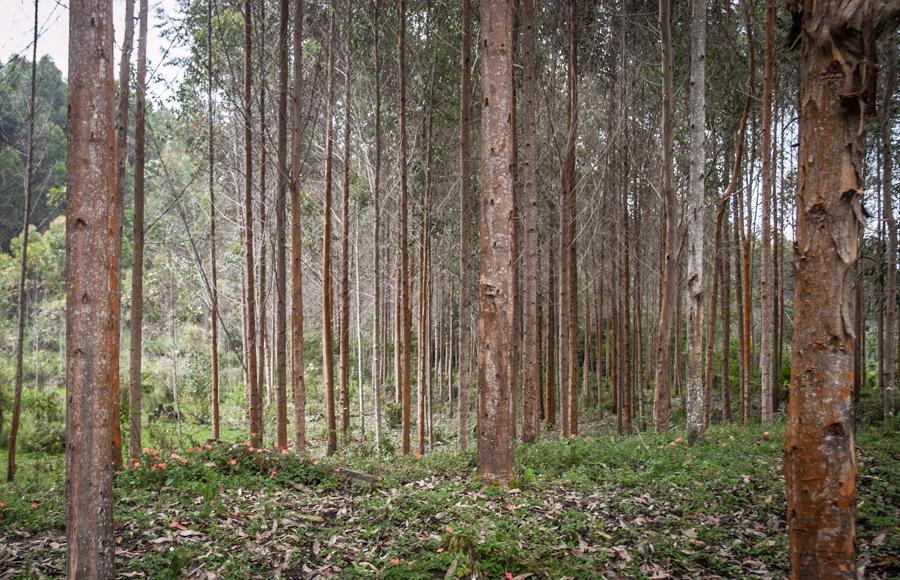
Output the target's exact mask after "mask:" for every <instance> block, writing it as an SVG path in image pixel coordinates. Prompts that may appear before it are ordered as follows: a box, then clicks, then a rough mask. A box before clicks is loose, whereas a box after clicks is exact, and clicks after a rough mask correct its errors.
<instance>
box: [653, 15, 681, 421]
mask: <svg viewBox="0 0 900 580" xmlns="http://www.w3.org/2000/svg"><path fill="white" fill-rule="evenodd" d="M659 28H660V34H661V35H662V39H661V43H660V45H661V47H662V64H661V66H662V77H663V81H662V141H663V143H662V168H661V174H662V177H661V179H660V191H661V192H662V198H663V213H664V217H663V222H664V223H663V232H664V234H663V235H664V244H663V247H664V250H663V255H664V258H663V272H662V290H661V296H660V305H659V329H658V331H657V336H656V391H655V393H654V401H653V403H654V405H653V406H654V416H655V417H654V418H655V423H656V430H657V431H659V432H662V431H665V430H667V429H668V428H669V406H670V394H669V390H670V387H669V385H670V384H671V382H672V375H671V372H672V371H671V368H670V367H671V361H672V358H671V353H670V350H669V343H670V341H671V339H672V306H673V302H674V301H675V299H676V296H675V291H676V287H677V280H676V277H675V276H676V270H677V263H676V262H677V253H678V248H677V243H678V241H677V231H676V230H677V229H678V216H677V211H678V210H677V199H676V196H675V187H674V185H673V184H672V153H673V137H672V0H660V1H659Z"/></svg>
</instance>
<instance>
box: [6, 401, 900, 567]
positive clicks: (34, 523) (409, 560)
mask: <svg viewBox="0 0 900 580" xmlns="http://www.w3.org/2000/svg"><path fill="white" fill-rule="evenodd" d="M613 419H614V418H613ZM584 427H585V430H584V432H585V433H587V436H585V437H580V438H576V439H571V440H568V441H566V440H550V441H542V442H540V443H536V444H532V445H519V446H518V447H517V449H516V455H515V459H516V479H515V480H513V481H512V482H511V483H510V485H509V487H508V488H507V489H504V488H502V487H498V486H485V485H483V484H482V482H481V481H480V480H479V479H478V478H477V477H476V476H475V474H474V470H475V457H474V454H473V453H460V452H457V451H455V450H451V449H447V448H444V449H438V450H436V451H435V452H434V453H431V454H428V455H425V456H422V457H419V458H417V457H415V456H412V455H411V456H407V457H395V458H392V459H390V460H388V461H385V460H384V459H383V458H378V457H375V456H366V455H362V454H360V455H343V456H342V455H338V456H335V457H334V458H332V459H329V460H326V459H324V458H323V459H315V458H313V457H312V456H302V457H301V456H298V455H296V454H294V453H292V452H286V454H284V453H282V452H280V451H279V450H277V449H274V448H267V449H265V450H258V449H253V448H251V447H249V443H247V442H239V443H232V442H219V443H215V444H207V443H206V439H205V437H206V433H204V432H203V431H190V430H188V431H184V432H182V434H181V438H180V440H181V441H182V442H183V443H184V444H187V443H188V442H190V447H181V448H176V446H177V443H176V441H177V440H179V439H178V437H177V436H176V435H175V433H174V430H175V426H173V425H170V426H169V428H170V429H171V432H167V431H164V430H163V431H157V433H158V436H157V437H156V439H157V440H156V441H152V440H151V442H150V444H152V445H155V446H156V447H154V448H152V449H151V448H148V450H147V451H145V453H144V455H143V457H142V458H141V466H140V467H138V468H133V469H130V470H125V471H121V472H119V473H118V474H117V475H116V478H115V497H116V502H115V524H114V525H115V533H114V538H115V540H114V541H115V543H116V569H117V575H118V577H121V578H181V577H187V578H276V577H280V578H329V577H342V578H343V577H383V578H436V577H446V578H462V577H475V576H477V577H484V578H519V579H524V578H562V577H570V578H589V577H608V578H622V577H627V578H658V579H661V578H678V577H691V578H716V577H720V578H739V577H760V578H767V577H784V576H786V575H787V574H788V562H789V559H788V553H787V533H786V528H785V507H784V506H785V496H784V478H783V474H782V451H781V450H782V446H783V442H784V424H783V422H778V423H776V424H775V425H774V426H772V427H771V428H770V429H769V431H766V430H764V428H763V427H760V426H747V427H744V426H719V427H713V428H711V429H710V430H709V431H708V433H707V437H706V441H705V442H704V443H702V444H699V445H697V446H694V447H688V446H687V444H686V443H685V442H684V440H683V438H682V437H680V436H678V434H677V433H676V432H669V433H665V434H661V435H657V434H652V433H641V434H638V435H634V436H631V437H626V438H621V437H617V436H615V435H614V430H611V429H610V426H609V425H607V424H605V423H604V422H600V421H594V422H591V423H588V424H586V425H585V426H584ZM185 429H188V428H187V427H185ZM159 434H162V435H159ZM231 435H236V433H235V434H231ZM158 444H159V445H158ZM4 460H5V457H0V462H2V461H4ZM857 460H858V463H859V476H858V479H857V481H858V513H857V554H858V556H859V557H858V560H857V562H858V572H859V574H858V575H859V577H860V578H863V577H865V578H891V577H894V578H895V577H897V575H898V574H900V534H898V530H900V488H898V486H897V483H896V482H897V481H898V478H900V440H898V438H896V437H892V436H891V435H890V432H888V433H887V434H885V433H884V432H883V431H881V430H880V429H877V428H874V427H872V428H866V429H862V430H860V432H859V433H858V436H857ZM348 470H352V472H351V476H349V477H348V475H347V474H348ZM357 473H364V474H368V475H372V476H374V477H375V478H377V479H376V480H374V481H369V478H361V477H360V476H358V475H356V474H357ZM63 478H64V461H63V456H62V455H61V454H59V455H49V454H25V455H23V456H22V457H21V470H20V477H19V478H18V479H17V481H16V482H15V483H13V484H7V483H3V484H0V502H2V503H0V579H2V580H6V579H9V578H46V577H57V576H62V575H63V574H64V573H65V562H66V553H65V551H66V540H65V531H64V525H65V494H64V492H63V491H64V479H63Z"/></svg>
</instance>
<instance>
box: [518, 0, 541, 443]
mask: <svg viewBox="0 0 900 580" xmlns="http://www.w3.org/2000/svg"><path fill="white" fill-rule="evenodd" d="M522 26H523V28H524V32H523V35H524V39H523V43H522V49H523V53H524V58H523V59H522V60H523V64H524V66H525V74H524V77H523V83H522V85H523V86H522V93H523V104H522V134H523V135H522V136H523V139H522V140H523V142H524V145H525V151H524V160H525V172H524V173H525V271H524V276H525V284H524V289H525V308H524V310H525V312H524V315H525V328H524V330H525V353H524V354H525V360H524V363H525V380H524V387H523V394H522V441H524V442H526V443H530V442H532V441H535V440H536V439H537V437H538V434H539V433H540V428H541V418H540V413H539V411H540V408H539V407H540V406H539V404H538V403H539V399H540V394H541V356H540V348H541V344H540V320H539V317H538V283H539V280H540V264H539V259H540V258H539V249H538V229H537V228H538V193H537V150H536V146H537V142H536V134H535V95H536V93H537V64H536V55H535V49H536V43H535V28H534V27H535V23H534V0H524V2H523V3H522Z"/></svg>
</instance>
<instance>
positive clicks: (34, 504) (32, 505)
mask: <svg viewBox="0 0 900 580" xmlns="http://www.w3.org/2000/svg"><path fill="white" fill-rule="evenodd" d="M39 507H41V506H39V505H38V503H37V502H34V503H33V504H31V509H33V510H36V509H38V508H39Z"/></svg>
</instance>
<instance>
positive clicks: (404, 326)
mask: <svg viewBox="0 0 900 580" xmlns="http://www.w3.org/2000/svg"><path fill="white" fill-rule="evenodd" d="M399 10H400V31H399V47H398V48H399V50H398V52H399V61H400V79H399V84H400V90H399V101H400V102H399V108H400V111H399V117H400V123H399V124H400V127H399V129H400V155H399V158H398V163H399V164H400V167H399V173H400V333H401V340H402V341H403V345H402V350H401V352H400V365H401V368H400V407H401V428H402V430H403V434H402V441H401V452H402V453H403V454H404V455H406V454H407V453H409V428H410V392H409V379H410V362H411V361H410V344H409V343H410V334H411V333H410V327H411V326H412V311H411V309H410V302H411V300H410V293H411V292H410V291H411V284H410V275H409V224H408V214H409V208H408V203H409V202H408V199H407V198H408V191H407V166H406V163H407V161H406V149H407V143H406V0H400V6H399Z"/></svg>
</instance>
